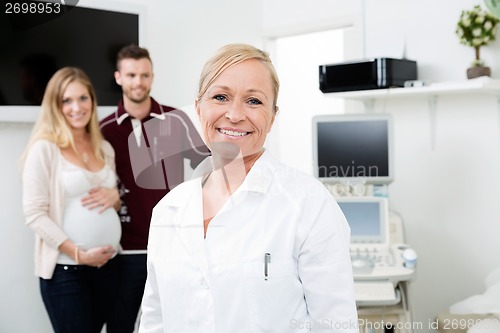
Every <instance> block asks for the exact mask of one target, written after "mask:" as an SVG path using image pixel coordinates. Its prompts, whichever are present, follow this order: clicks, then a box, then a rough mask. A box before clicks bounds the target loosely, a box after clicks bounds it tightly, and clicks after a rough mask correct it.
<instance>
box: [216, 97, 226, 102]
mask: <svg viewBox="0 0 500 333" xmlns="http://www.w3.org/2000/svg"><path fill="white" fill-rule="evenodd" d="M214 99H215V100H216V101H219V102H225V101H227V98H226V96H224V95H215V96H214Z"/></svg>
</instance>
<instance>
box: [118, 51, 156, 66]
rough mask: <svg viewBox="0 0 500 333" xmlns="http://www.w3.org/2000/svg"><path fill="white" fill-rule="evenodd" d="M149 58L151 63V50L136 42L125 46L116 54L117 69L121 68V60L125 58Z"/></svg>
mask: <svg viewBox="0 0 500 333" xmlns="http://www.w3.org/2000/svg"><path fill="white" fill-rule="evenodd" d="M143 58H146V59H148V60H149V61H150V62H151V63H153V61H151V57H150V56H149V51H148V50H147V49H145V48H143V47H140V46H138V45H135V44H130V45H127V46H125V47H123V48H122V49H121V50H120V51H118V55H117V56H116V70H118V71H119V70H120V61H122V60H123V59H135V60H139V59H143Z"/></svg>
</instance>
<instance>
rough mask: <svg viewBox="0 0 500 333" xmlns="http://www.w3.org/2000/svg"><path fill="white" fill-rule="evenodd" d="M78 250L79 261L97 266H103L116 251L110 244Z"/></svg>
mask: <svg viewBox="0 0 500 333" xmlns="http://www.w3.org/2000/svg"><path fill="white" fill-rule="evenodd" d="M80 251H81V252H80V263H81V264H82V265H88V266H93V267H97V268H100V267H102V266H104V265H105V264H106V263H107V262H108V260H109V259H111V258H112V257H113V256H114V255H115V253H116V250H115V249H114V248H113V247H112V246H111V245H108V246H100V247H94V248H91V249H88V250H87V251H82V250H80Z"/></svg>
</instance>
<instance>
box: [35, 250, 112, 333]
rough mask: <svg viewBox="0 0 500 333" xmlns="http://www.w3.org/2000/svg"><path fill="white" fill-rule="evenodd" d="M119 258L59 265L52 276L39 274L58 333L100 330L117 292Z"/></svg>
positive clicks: (42, 289) (96, 332) (44, 301)
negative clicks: (100, 264) (97, 265)
mask: <svg viewBox="0 0 500 333" xmlns="http://www.w3.org/2000/svg"><path fill="white" fill-rule="evenodd" d="M118 268H119V267H118V262H117V259H116V258H114V259H111V260H110V261H108V263H107V264H106V265H104V266H103V267H101V268H95V267H90V266H85V265H59V264H58V265H56V268H55V271H54V275H53V276H52V279H42V278H40V290H41V293H42V299H43V303H44V304H45V308H46V309H47V312H48V314H49V318H50V322H51V323H52V327H53V328H54V332H55V333H68V332H71V333H92V332H95V333H99V332H101V329H102V327H103V325H104V322H105V321H106V318H107V316H108V315H109V312H110V309H111V308H112V304H113V303H114V302H115V299H116V293H117V285H116V281H117V277H118V274H119V271H118Z"/></svg>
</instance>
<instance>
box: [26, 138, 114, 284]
mask: <svg viewBox="0 0 500 333" xmlns="http://www.w3.org/2000/svg"><path fill="white" fill-rule="evenodd" d="M101 149H102V151H103V154H104V158H105V163H106V164H109V165H110V166H111V168H112V170H115V158H114V157H115V153H114V150H113V148H112V147H111V145H110V144H109V142H107V141H103V143H102V145H101ZM61 166H62V155H61V151H60V149H59V147H57V145H56V144H55V143H53V142H50V141H47V140H38V141H36V142H35V143H34V144H33V145H32V146H31V148H30V150H29V152H28V155H27V157H26V161H25V163H24V167H23V173H22V188H23V211H24V217H25V223H26V225H27V226H29V227H30V228H31V229H32V230H33V231H34V232H35V275H36V276H39V277H41V278H44V279H50V278H52V275H53V273H54V269H55V267H56V263H57V258H58V256H59V246H60V245H61V244H62V243H63V242H64V241H65V240H66V239H68V236H66V234H65V233H64V231H63V228H62V216H63V210H64V189H63V185H62V182H61Z"/></svg>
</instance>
